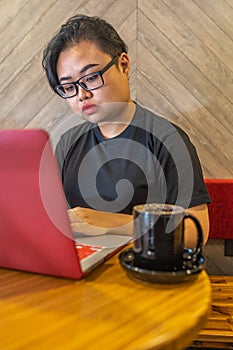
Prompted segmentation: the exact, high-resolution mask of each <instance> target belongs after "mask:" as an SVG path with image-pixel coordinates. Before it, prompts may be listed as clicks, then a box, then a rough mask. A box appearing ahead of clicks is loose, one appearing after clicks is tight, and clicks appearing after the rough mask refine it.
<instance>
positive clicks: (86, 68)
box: [59, 63, 98, 83]
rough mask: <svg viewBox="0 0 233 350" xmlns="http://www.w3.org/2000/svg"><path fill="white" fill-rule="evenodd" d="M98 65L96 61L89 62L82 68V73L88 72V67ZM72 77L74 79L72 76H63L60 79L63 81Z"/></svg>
mask: <svg viewBox="0 0 233 350" xmlns="http://www.w3.org/2000/svg"><path fill="white" fill-rule="evenodd" d="M96 66H98V64H97V63H95V64H87V65H86V66H84V67H83V68H82V69H81V70H80V73H84V72H86V71H87V70H88V69H90V68H92V67H96ZM70 79H72V77H61V78H60V79H59V81H60V83H61V82H62V81H64V80H70Z"/></svg>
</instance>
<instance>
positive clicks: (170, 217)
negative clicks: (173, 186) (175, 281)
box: [133, 204, 203, 271]
mask: <svg viewBox="0 0 233 350" xmlns="http://www.w3.org/2000/svg"><path fill="white" fill-rule="evenodd" d="M133 217H134V231H133V250H134V258H135V266H138V267H141V268H144V269H150V270H159V271H173V270H174V271H176V270H180V269H184V268H187V266H192V264H194V263H195V261H196V260H197V259H198V258H199V256H200V254H201V251H202V243H203V233H202V228H201V225H200V223H199V221H198V220H197V219H196V218H195V217H194V216H192V215H190V214H187V213H186V212H185V209H184V208H182V207H180V206H176V205H169V204H142V205H136V206H135V207H134V208H133ZM187 219H190V220H192V221H193V222H194V223H195V225H196V228H197V233H198V234H197V244H196V247H195V248H194V249H187V248H185V247H184V221H185V220H187Z"/></svg>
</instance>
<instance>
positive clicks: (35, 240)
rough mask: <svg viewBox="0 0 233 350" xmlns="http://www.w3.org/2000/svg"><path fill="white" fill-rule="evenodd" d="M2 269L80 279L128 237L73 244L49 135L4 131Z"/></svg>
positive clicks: (0, 133)
mask: <svg viewBox="0 0 233 350" xmlns="http://www.w3.org/2000/svg"><path fill="white" fill-rule="evenodd" d="M0 164H1V167H0V193H1V197H0V213H1V218H0V267H5V268H11V269H17V270H23V271H30V272H36V273H41V274H47V275H55V276H60V277H68V278H73V279H80V278H81V277H82V276H83V275H84V274H87V273H89V272H90V271H91V270H92V269H93V268H95V267H96V266H98V265H99V264H100V263H101V262H103V261H104V260H106V259H107V258H109V257H110V256H111V255H112V254H113V253H115V252H117V251H118V250H119V249H120V248H122V247H123V246H124V245H126V244H127V243H128V242H129V240H130V237H127V236H120V235H119V236H114V235H106V236H105V235H104V236H102V238H101V237H99V238H98V240H96V237H85V235H84V237H82V239H81V237H80V236H79V235H78V238H77V239H76V241H75V236H76V235H77V232H75V233H74V234H73V233H72V230H71V224H70V221H69V217H68V214H67V204H66V199H65V196H64V192H63V188H62V184H61V180H60V174H59V171H58V167H57V162H56V160H55V157H54V154H53V151H52V147H51V143H50V140H49V136H48V134H47V133H46V132H45V131H43V130H40V129H23V130H0Z"/></svg>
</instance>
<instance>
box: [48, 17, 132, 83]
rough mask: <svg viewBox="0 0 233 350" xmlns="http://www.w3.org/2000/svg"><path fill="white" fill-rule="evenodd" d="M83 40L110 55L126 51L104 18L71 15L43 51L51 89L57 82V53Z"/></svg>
mask: <svg viewBox="0 0 233 350" xmlns="http://www.w3.org/2000/svg"><path fill="white" fill-rule="evenodd" d="M85 40H86V41H91V42H93V43H95V45H96V46H97V47H98V48H99V49H100V50H102V51H103V52H104V53H106V54H108V55H110V56H111V57H114V56H115V55H117V54H121V53H122V52H126V53H127V51H128V48H127V46H126V44H125V43H124V41H123V40H122V39H121V37H120V36H119V34H118V33H117V32H116V30H115V29H114V28H113V26H112V25H111V24H109V23H107V22H106V21H105V20H104V19H101V18H99V17H97V16H93V17H90V16H85V15H81V14H79V15H76V16H73V17H71V18H70V19H68V21H67V22H66V23H65V24H63V25H62V26H61V28H60V30H59V31H58V32H57V34H55V36H54V37H53V38H52V39H51V40H50V41H49V43H48V45H47V47H46V48H45V50H44V52H43V60H42V65H43V68H44V69H45V72H46V75H47V78H48V81H49V84H50V86H51V87H52V89H54V87H55V86H56V85H58V84H59V80H58V76H57V60H58V56H59V54H60V53H61V52H62V51H64V50H66V49H68V48H71V47H73V46H74V45H76V44H78V43H80V42H81V41H85Z"/></svg>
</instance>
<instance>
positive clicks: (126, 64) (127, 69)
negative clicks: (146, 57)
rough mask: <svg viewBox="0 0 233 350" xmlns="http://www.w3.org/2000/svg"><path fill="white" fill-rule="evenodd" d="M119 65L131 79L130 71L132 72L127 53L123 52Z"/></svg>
mask: <svg viewBox="0 0 233 350" xmlns="http://www.w3.org/2000/svg"><path fill="white" fill-rule="evenodd" d="M119 67H120V69H121V70H122V72H123V73H124V74H125V75H126V76H127V78H128V79H129V73H130V59H129V56H128V55H127V53H125V52H122V54H121V55H120V58H119Z"/></svg>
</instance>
